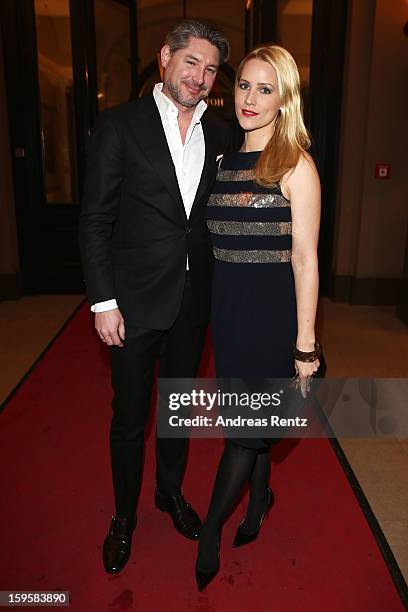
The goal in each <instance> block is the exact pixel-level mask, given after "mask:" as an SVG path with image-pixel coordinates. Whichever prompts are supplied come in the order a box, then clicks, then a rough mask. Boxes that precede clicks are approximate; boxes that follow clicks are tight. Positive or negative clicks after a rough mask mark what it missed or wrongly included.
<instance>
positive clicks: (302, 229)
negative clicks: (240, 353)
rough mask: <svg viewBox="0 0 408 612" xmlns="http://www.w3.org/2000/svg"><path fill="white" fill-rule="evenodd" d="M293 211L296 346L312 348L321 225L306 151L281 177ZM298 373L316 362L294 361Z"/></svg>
mask: <svg viewBox="0 0 408 612" xmlns="http://www.w3.org/2000/svg"><path fill="white" fill-rule="evenodd" d="M282 188H283V189H284V191H286V192H287V193H288V196H289V200H290V203H291V212H292V269H293V274H294V278H295V291H296V303H297V323H298V334H297V340H296V346H297V348H298V349H299V350H301V351H307V352H309V351H313V350H314V343H315V320H316V310H317V301H318V295H319V272H318V259H317V244H318V239H319V226H320V181H319V176H318V174H317V170H316V166H315V164H314V162H313V160H312V158H311V157H310V155H309V154H308V153H305V154H304V155H302V156H301V157H300V159H299V162H298V164H297V166H296V168H295V170H294V171H293V172H291V173H290V175H289V176H288V178H287V180H286V181H285V180H284V181H283V185H282ZM295 366H296V369H297V370H298V372H299V375H300V376H301V377H303V376H310V375H311V374H312V373H313V372H314V371H315V370H316V369H317V368H318V366H319V362H318V360H315V361H313V362H310V363H305V362H300V361H296V362H295Z"/></svg>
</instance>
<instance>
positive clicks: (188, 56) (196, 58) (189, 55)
mask: <svg viewBox="0 0 408 612" xmlns="http://www.w3.org/2000/svg"><path fill="white" fill-rule="evenodd" d="M186 59H192V60H194V61H195V62H197V63H200V62H201V60H200V59H199V58H198V57H196V56H195V55H191V54H190V53H189V54H188V55H186ZM210 67H211V68H216V69H217V68H218V66H217V64H208V66H207V68H210Z"/></svg>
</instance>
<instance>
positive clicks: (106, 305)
mask: <svg viewBox="0 0 408 612" xmlns="http://www.w3.org/2000/svg"><path fill="white" fill-rule="evenodd" d="M117 307H118V304H117V302H116V300H115V299H111V300H105V301H104V302H96V304H93V305H92V306H91V310H92V312H94V313H95V314H96V313H98V312H107V311H108V310H114V309H115V308H117Z"/></svg>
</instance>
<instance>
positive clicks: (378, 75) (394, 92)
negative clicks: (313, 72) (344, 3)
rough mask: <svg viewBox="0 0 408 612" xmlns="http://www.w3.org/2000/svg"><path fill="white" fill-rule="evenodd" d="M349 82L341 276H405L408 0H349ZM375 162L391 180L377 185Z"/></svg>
mask: <svg viewBox="0 0 408 612" xmlns="http://www.w3.org/2000/svg"><path fill="white" fill-rule="evenodd" d="M349 17H350V19H349V28H348V43H347V58H346V68H345V80H344V99H343V120H342V142H341V151H340V176H339V184H338V188H339V190H338V206H337V223H336V232H337V235H336V245H335V260H334V270H335V274H336V275H345V276H352V277H355V278H359V279H365V278H375V279H398V278H400V277H401V276H402V271H403V264H404V255H405V245H406V236H407V234H406V232H407V212H408V207H407V194H408V171H407V164H406V159H407V153H406V146H407V145H406V142H407V136H408V134H407V127H408V123H407V112H406V108H407V100H408V82H407V78H406V70H407V65H408V39H407V38H406V37H405V36H404V33H403V26H404V24H405V22H406V20H407V19H408V11H407V4H406V2H405V0H392V2H390V1H389V0H377V1H376V2H374V1H373V0H352V2H351V10H350V16H349ZM376 162H386V163H390V164H391V179H390V180H383V181H381V180H376V179H375V178H374V165H375V163H376Z"/></svg>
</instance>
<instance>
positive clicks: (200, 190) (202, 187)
mask: <svg viewBox="0 0 408 612" xmlns="http://www.w3.org/2000/svg"><path fill="white" fill-rule="evenodd" d="M201 125H202V127H203V133H204V142H205V158H204V166H203V171H202V173H201V178H200V182H199V184H198V187H197V191H196V195H195V198H194V202H193V206H192V208H191V213H190V218H191V217H192V216H193V215H194V213H195V210H196V209H197V208H198V206H199V204H200V201H201V200H202V198H203V196H204V195H205V193H206V191H207V190H208V187H209V186H210V185H211V183H212V180H213V178H214V169H215V157H216V152H215V148H214V144H213V142H212V138H211V136H210V129H209V126H208V123H207V121H206V120H205V114H204V115H203V118H202V120H201Z"/></svg>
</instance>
